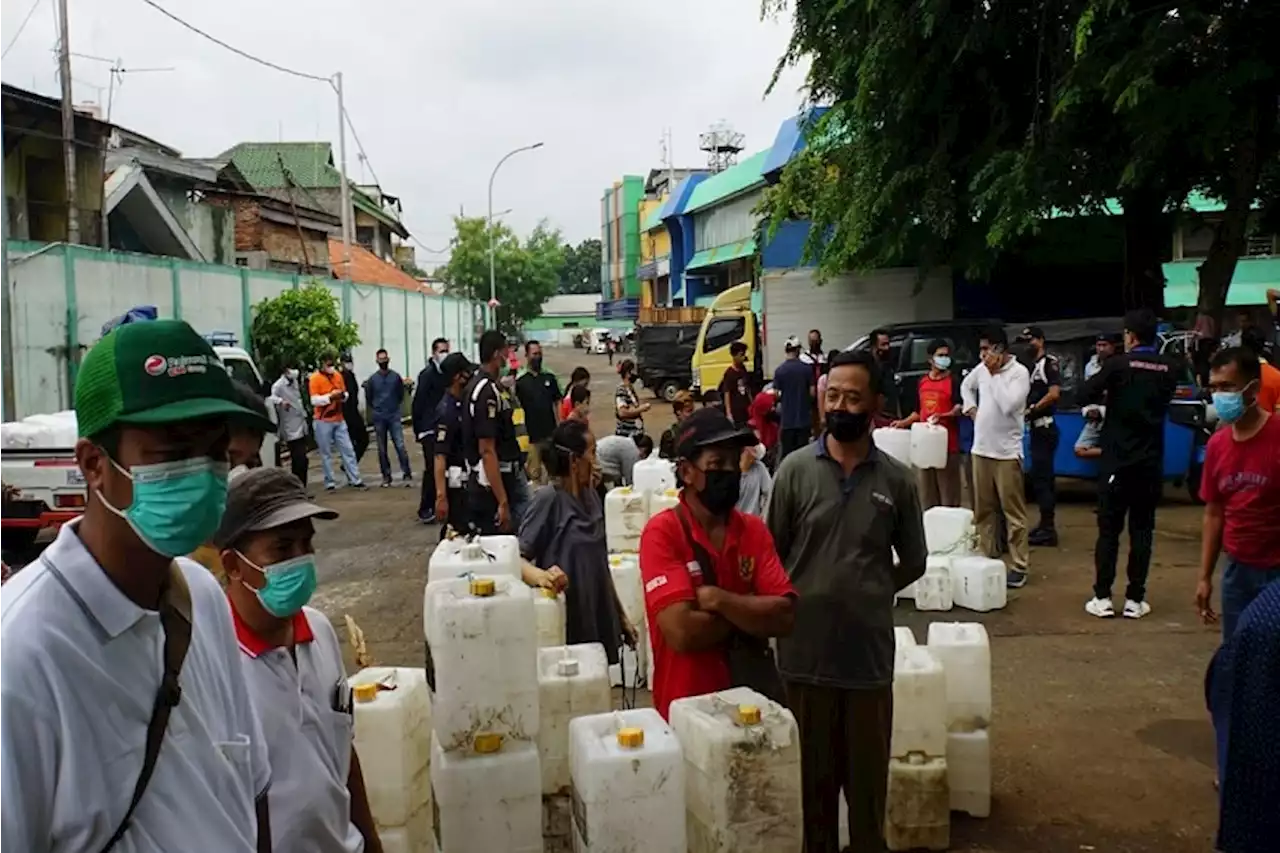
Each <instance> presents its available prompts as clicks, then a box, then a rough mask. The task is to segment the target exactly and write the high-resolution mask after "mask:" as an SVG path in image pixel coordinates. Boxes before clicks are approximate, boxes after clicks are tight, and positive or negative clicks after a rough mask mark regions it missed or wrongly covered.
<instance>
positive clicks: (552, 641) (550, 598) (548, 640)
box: [533, 587, 565, 648]
mask: <svg viewBox="0 0 1280 853" xmlns="http://www.w3.org/2000/svg"><path fill="white" fill-rule="evenodd" d="M564 614H565V603H564V596H563V595H559V594H557V593H556V591H555V590H554V589H547V588H545V587H539V588H538V589H536V590H534V593H533V615H534V621H535V623H536V625H537V631H538V648H546V647H547V646H563V645H564V631H565V625H564Z"/></svg>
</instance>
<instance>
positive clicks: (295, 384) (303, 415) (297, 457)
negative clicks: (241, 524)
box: [269, 364, 309, 486]
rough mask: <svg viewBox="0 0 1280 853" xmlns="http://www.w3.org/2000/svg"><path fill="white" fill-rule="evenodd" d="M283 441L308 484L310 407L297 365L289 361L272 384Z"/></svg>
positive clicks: (297, 471)
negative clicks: (307, 404) (308, 423)
mask: <svg viewBox="0 0 1280 853" xmlns="http://www.w3.org/2000/svg"><path fill="white" fill-rule="evenodd" d="M269 402H270V403H272V404H274V405H275V407H276V423H278V424H279V425H280V441H281V442H282V443H283V444H285V445H287V446H288V447H289V470H291V471H293V476H295V477H297V478H298V479H299V480H300V481H301V482H302V485H303V486H306V485H307V468H308V467H309V466H308V464H307V463H308V460H307V410H306V407H305V406H303V403H302V379H301V378H300V376H299V373H298V367H297V365H296V364H287V365H285V368H284V370H283V371H281V373H280V378H279V379H277V380H276V381H275V382H274V383H273V384H272V386H271V399H270V400H269Z"/></svg>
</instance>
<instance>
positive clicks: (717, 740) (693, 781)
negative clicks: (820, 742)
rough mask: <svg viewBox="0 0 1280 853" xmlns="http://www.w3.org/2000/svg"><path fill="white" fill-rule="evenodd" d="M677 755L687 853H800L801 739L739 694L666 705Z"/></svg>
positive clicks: (781, 717)
mask: <svg viewBox="0 0 1280 853" xmlns="http://www.w3.org/2000/svg"><path fill="white" fill-rule="evenodd" d="M670 718H671V728H672V729H673V730H674V731H675V733H676V737H677V738H679V740H680V747H681V748H682V749H683V750H684V768H685V791H686V795H685V803H686V805H687V811H688V817H687V820H688V830H689V853H787V851H792V852H793V853H800V850H801V848H802V847H803V844H804V822H803V818H802V810H801V797H800V731H799V729H798V728H797V727H796V720H795V717H794V716H792V714H791V712H790V711H789V710H787V709H786V708H784V707H783V706H782V705H779V704H777V703H776V702H771V701H770V700H769V699H767V698H765V697H764V696H761V695H760V694H759V693H756V692H755V691H754V690H751V689H749V688H746V687H735V688H733V689H732V690H723V691H721V692H719V693H712V694H709V695H706V696H692V697H689V698H685V699H677V700H676V701H674V702H672V703H671V710H670Z"/></svg>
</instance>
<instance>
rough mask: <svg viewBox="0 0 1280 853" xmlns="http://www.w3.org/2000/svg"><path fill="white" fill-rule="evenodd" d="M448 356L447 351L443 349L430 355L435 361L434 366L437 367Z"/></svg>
mask: <svg viewBox="0 0 1280 853" xmlns="http://www.w3.org/2000/svg"><path fill="white" fill-rule="evenodd" d="M448 357H449V351H448V350H445V351H444V352H438V353H436V354H435V355H433V356H431V360H432V361H434V362H435V363H436V367H439V366H440V365H442V364H444V360H445V359H446V358H448Z"/></svg>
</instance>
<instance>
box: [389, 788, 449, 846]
mask: <svg viewBox="0 0 1280 853" xmlns="http://www.w3.org/2000/svg"><path fill="white" fill-rule="evenodd" d="M423 784H424V785H426V788H427V797H426V798H427V799H430V794H431V784H430V782H428V781H427V780H423ZM433 811H434V810H433V809H431V808H430V807H428V808H424V809H421V810H419V811H417V812H415V813H414V814H412V815H410V816H409V822H408V823H407V824H405V825H404V826H378V840H379V841H381V842H382V853H436V836H435V830H434V828H433V827H432V825H431V821H432V815H433Z"/></svg>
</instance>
